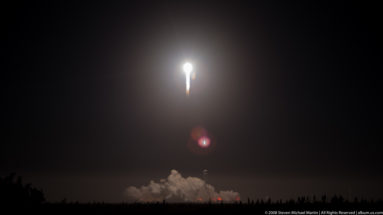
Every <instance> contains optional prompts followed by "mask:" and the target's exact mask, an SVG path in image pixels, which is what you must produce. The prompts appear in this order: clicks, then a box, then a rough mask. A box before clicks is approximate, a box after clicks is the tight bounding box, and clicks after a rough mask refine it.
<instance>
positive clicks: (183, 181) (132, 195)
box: [125, 170, 240, 202]
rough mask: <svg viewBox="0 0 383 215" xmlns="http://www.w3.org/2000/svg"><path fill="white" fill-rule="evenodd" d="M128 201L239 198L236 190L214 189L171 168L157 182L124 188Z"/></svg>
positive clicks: (229, 199)
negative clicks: (165, 176)
mask: <svg viewBox="0 0 383 215" xmlns="http://www.w3.org/2000/svg"><path fill="white" fill-rule="evenodd" d="M125 194H126V195H127V197H128V200H129V201H137V202H160V201H163V200H166V201H178V202H180V201H185V202H209V201H210V202H221V201H222V202H235V201H239V200H240V196H239V193H238V192H234V191H231V190H229V191H219V192H217V191H215V189H214V187H213V186H212V185H210V184H207V183H206V182H205V181H204V180H202V179H200V178H197V177H187V178H184V177H182V175H181V174H180V173H179V172H178V171H176V170H171V172H170V175H169V176H168V178H167V179H161V180H160V181H159V182H154V181H153V180H152V181H150V182H149V184H148V185H146V186H141V187H140V188H137V187H134V186H130V187H128V188H127V189H126V190H125Z"/></svg>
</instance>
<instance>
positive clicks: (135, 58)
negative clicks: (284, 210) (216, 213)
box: [0, 1, 383, 202]
mask: <svg viewBox="0 0 383 215" xmlns="http://www.w3.org/2000/svg"><path fill="white" fill-rule="evenodd" d="M374 4H375V3H373V2H369V3H363V4H361V2H359V3H358V4H356V3H355V4H354V3H350V2H349V1H339V2H336V3H335V2H333V1H328V2H327V1H302V2H298V1H292V2H291V1H281V2H278V1H264V2H262V1H259V2H258V1H232V2H231V3H230V2H228V3H223V1H217V2H210V1H153V2H151V1H137V2H135V1H116V2H112V1H105V2H97V3H96V2H93V1H90V2H88V3H79V2H78V1H73V2H71V1H62V2H56V1H55V3H53V2H49V3H43V2H32V1H27V2H21V1H16V2H13V3H11V4H8V5H6V4H5V5H3V6H2V8H1V14H2V15H1V23H2V29H3V33H2V38H3V39H2V40H1V41H2V43H1V53H2V61H3V63H1V76H2V77H1V89H2V90H1V95H2V96H1V97H2V99H1V100H2V105H1V125H2V128H1V130H2V135H1V145H0V173H1V176H4V175H7V174H9V173H11V172H16V173H17V174H18V175H21V176H23V177H24V180H25V181H26V182H30V183H32V184H33V185H34V186H37V187H41V188H43V190H44V192H45V193H46V197H47V198H48V200H49V201H60V200H62V199H64V198H67V199H68V200H70V201H76V200H79V201H93V200H96V201H108V202H120V201H124V200H125V199H124V195H123V192H124V189H125V188H126V187H127V186H130V185H134V186H140V185H144V184H147V183H148V182H149V181H150V180H151V179H156V180H158V179H159V178H165V177H167V176H168V175H169V172H170V170H171V169H176V170H178V171H179V172H180V173H181V174H182V175H183V176H196V177H201V176H202V170H203V169H208V170H209V175H208V177H209V179H208V180H209V181H208V182H209V183H211V184H213V185H214V186H215V187H216V188H219V189H233V190H236V191H238V192H240V193H241V197H242V198H243V199H246V198H247V197H250V198H267V197H271V198H273V199H279V198H283V199H287V198H292V197H296V196H297V195H312V194H317V195H321V194H324V193H327V194H342V195H344V196H346V197H348V196H363V197H365V198H382V197H383V196H382V193H383V184H382V183H381V181H382V180H383V166H382V163H383V156H382V153H383V145H382V143H383V142H382V140H383V138H382V137H383V132H382V119H383V117H382V110H383V107H382V104H381V100H382V94H381V92H382V84H381V83H382V78H381V77H380V76H381V75H380V73H381V72H382V71H383V69H382V63H381V62H382V47H383V46H382V38H383V34H382V33H381V32H380V31H381V27H382V23H381V21H382V20H383V19H382V18H383V17H382V12H381V9H380V8H379V7H378V6H377V5H374ZM186 60H189V61H191V62H193V65H194V70H195V73H196V79H195V80H193V81H192V85H191V93H190V95H189V96H187V95H186V94H185V76H184V74H183V73H182V69H181V66H182V63H183V62H185V61H186ZM196 126H201V127H203V128H205V129H206V130H207V131H208V133H209V135H210V136H211V137H212V139H214V148H212V150H211V151H209V153H207V154H203V155H201V154H196V153H193V151H191V150H190V149H189V148H188V147H187V143H188V141H189V139H190V132H191V130H192V129H193V128H194V127H196Z"/></svg>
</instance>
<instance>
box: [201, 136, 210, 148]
mask: <svg viewBox="0 0 383 215" xmlns="http://www.w3.org/2000/svg"><path fill="white" fill-rule="evenodd" d="M198 145H199V146H200V147H202V148H207V147H209V146H210V139H209V138H208V137H206V136H203V137H201V138H199V139H198Z"/></svg>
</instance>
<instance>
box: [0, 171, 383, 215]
mask: <svg viewBox="0 0 383 215" xmlns="http://www.w3.org/2000/svg"><path fill="white" fill-rule="evenodd" d="M0 206H2V207H3V208H4V207H12V208H14V209H15V210H24V209H26V210H25V211H28V212H30V210H31V209H34V210H39V212H47V213H49V214H52V213H55V214H57V213H72V212H75V213H78V212H79V213H96V214H109V213H121V214H122V213H126V212H131V213H177V214H179V213H182V214H189V213H190V214H191V213H196V212H203V213H206V212H207V213H209V212H211V213H221V212H222V213H227V212H229V213H238V212H243V211H252V212H254V213H262V214H265V212H266V211H302V210H306V211H330V210H343V211H357V210H363V211H383V201H382V200H372V199H370V200H367V199H363V198H361V199H360V198H353V199H346V198H344V197H343V196H341V195H334V196H331V197H329V196H327V195H322V196H320V197H317V196H315V195H313V196H301V197H298V198H297V199H290V200H282V199H280V200H272V199H270V198H269V199H260V200H252V199H250V198H248V199H247V201H243V202H242V201H238V202H235V203H225V202H223V201H215V202H212V201H211V202H206V203H169V202H166V201H165V200H163V201H162V202H155V203H153V202H151V203H149V202H148V203H138V202H135V203H115V204H112V203H104V202H93V203H79V202H68V201H67V200H66V199H65V200H63V201H61V202H56V203H52V202H46V201H45V197H44V193H43V192H42V190H41V189H37V188H34V187H32V185H31V184H25V185H24V184H23V183H22V178H21V177H20V176H18V177H16V174H14V173H13V174H10V175H9V176H6V177H0ZM0 212H1V211H0Z"/></svg>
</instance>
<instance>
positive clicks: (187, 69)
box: [182, 62, 193, 95]
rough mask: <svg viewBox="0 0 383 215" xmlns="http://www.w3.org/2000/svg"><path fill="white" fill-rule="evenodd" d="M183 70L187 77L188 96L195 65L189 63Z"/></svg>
mask: <svg viewBox="0 0 383 215" xmlns="http://www.w3.org/2000/svg"><path fill="white" fill-rule="evenodd" d="M182 69H183V70H184V72H185V76H186V95H189V92H190V78H191V73H192V71H193V65H192V64H191V63H189V62H186V63H185V64H184V65H183V66H182Z"/></svg>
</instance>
